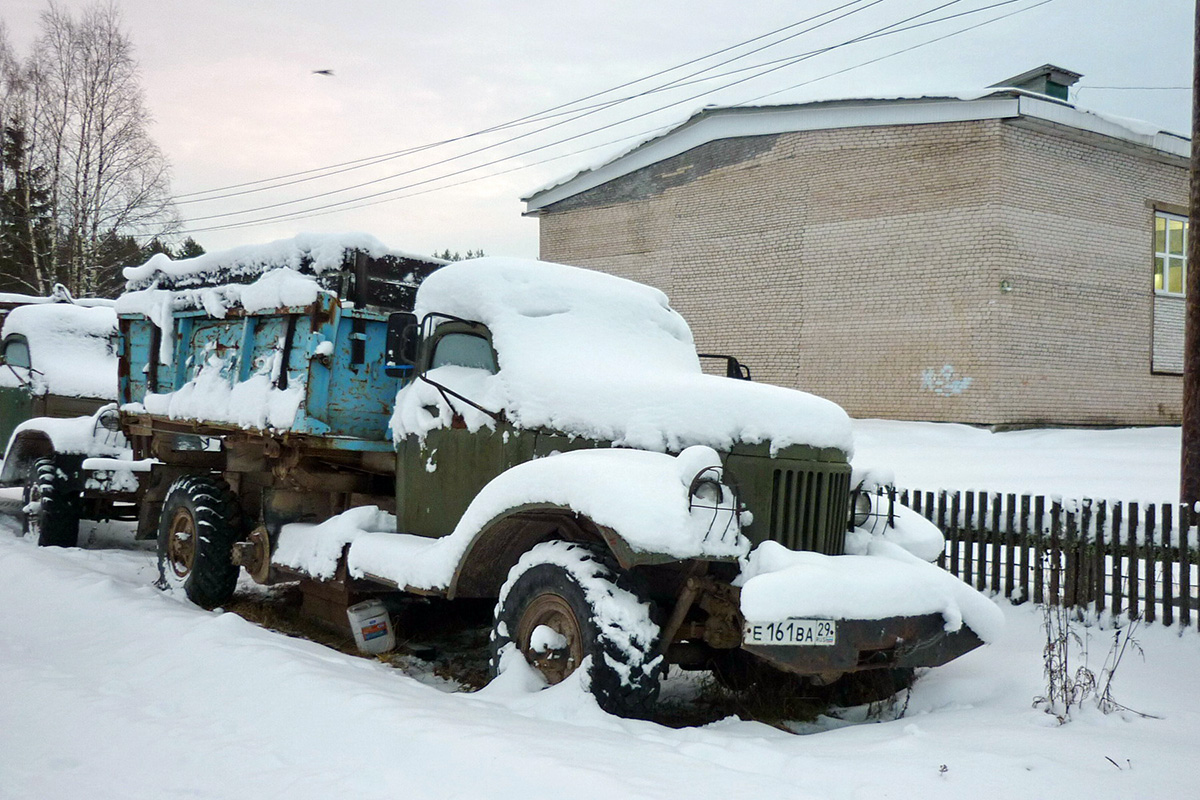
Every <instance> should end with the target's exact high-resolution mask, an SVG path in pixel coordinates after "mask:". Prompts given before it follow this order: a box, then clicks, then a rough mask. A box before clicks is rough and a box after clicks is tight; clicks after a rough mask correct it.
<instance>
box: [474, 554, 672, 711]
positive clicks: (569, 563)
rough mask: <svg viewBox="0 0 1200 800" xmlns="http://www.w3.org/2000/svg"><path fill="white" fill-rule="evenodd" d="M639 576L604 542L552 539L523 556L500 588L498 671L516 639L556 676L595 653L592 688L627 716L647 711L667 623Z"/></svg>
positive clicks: (654, 694)
mask: <svg viewBox="0 0 1200 800" xmlns="http://www.w3.org/2000/svg"><path fill="white" fill-rule="evenodd" d="M652 611H653V608H652V604H651V603H650V602H649V601H647V600H646V599H645V595H644V593H643V592H642V591H640V588H639V587H638V586H637V584H636V582H635V581H633V579H632V578H631V577H630V576H628V575H627V574H625V573H623V572H622V571H621V570H620V569H618V568H617V566H616V565H615V564H614V563H613V562H612V561H611V559H610V558H608V557H607V555H605V554H604V553H603V552H601V551H600V550H599V549H595V548H592V547H588V546H585V545H579V544H571V543H567V542H545V543H543V544H539V545H537V546H536V547H534V548H533V549H532V550H530V551H529V552H528V553H526V554H525V555H524V556H522V557H521V560H520V561H519V562H518V563H517V565H516V566H515V567H513V568H512V570H511V571H510V572H509V574H508V580H507V581H506V582H505V584H504V587H503V588H502V589H501V590H500V599H499V601H498V603H497V605H496V612H495V622H494V624H493V627H492V674H493V675H495V674H496V673H497V672H498V669H499V665H500V657H501V655H502V654H503V652H504V651H505V650H506V649H507V648H508V647H509V646H510V645H511V646H515V647H516V648H517V649H518V650H519V651H520V652H521V653H522V654H523V655H524V656H525V660H526V662H527V663H529V664H530V666H532V667H533V668H534V669H536V670H537V671H538V672H540V673H541V674H542V676H543V677H544V678H545V679H546V682H547V683H549V684H555V683H560V682H561V681H563V680H565V679H566V678H567V677H568V676H570V675H571V674H573V673H574V672H575V671H576V670H577V669H579V668H580V667H581V666H582V665H583V663H584V662H585V660H586V659H588V657H590V662H589V663H590V669H589V679H590V688H591V692H592V694H593V695H594V696H595V698H596V702H597V703H598V704H599V706H600V707H601V708H603V709H604V710H605V711H607V712H609V713H610V714H616V715H618V716H623V717H637V718H644V717H646V716H648V714H649V713H650V711H651V710H652V709H653V707H654V702H655V700H656V699H657V698H658V692H659V683H660V681H661V678H662V672H663V669H664V662H663V658H662V655H661V654H660V653H659V642H660V639H661V629H660V628H659V626H658V625H657V624H656V623H655V622H654V620H653V615H652Z"/></svg>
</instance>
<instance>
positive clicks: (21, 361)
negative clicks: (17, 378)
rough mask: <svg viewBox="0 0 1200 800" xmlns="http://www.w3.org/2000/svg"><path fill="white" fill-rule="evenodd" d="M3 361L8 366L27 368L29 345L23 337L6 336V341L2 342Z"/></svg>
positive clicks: (28, 363)
mask: <svg viewBox="0 0 1200 800" xmlns="http://www.w3.org/2000/svg"><path fill="white" fill-rule="evenodd" d="M4 363H5V364H7V365H8V366H10V367H24V368H25V369H29V365H30V362H29V345H28V344H26V342H25V339H24V337H21V336H10V337H8V341H7V342H5V343H4Z"/></svg>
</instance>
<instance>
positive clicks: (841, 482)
mask: <svg viewBox="0 0 1200 800" xmlns="http://www.w3.org/2000/svg"><path fill="white" fill-rule="evenodd" d="M849 516H850V474H849V472H845V473H835V472H823V471H813V470H790V469H777V470H774V477H773V480H772V487H771V526H770V532H769V537H770V538H771V540H773V541H776V542H779V543H780V544H782V545H783V546H785V547H788V548H791V549H792V550H811V551H813V552H816V553H824V554H826V555H841V554H842V553H844V552H845V547H846V528H847V527H848V525H849Z"/></svg>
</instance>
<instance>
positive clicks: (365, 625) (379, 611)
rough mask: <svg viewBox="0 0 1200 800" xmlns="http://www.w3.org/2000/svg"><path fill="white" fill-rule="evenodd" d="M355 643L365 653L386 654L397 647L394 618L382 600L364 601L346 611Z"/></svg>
mask: <svg viewBox="0 0 1200 800" xmlns="http://www.w3.org/2000/svg"><path fill="white" fill-rule="evenodd" d="M346 616H347V617H349V618H350V629H351V630H353V631H354V643H355V644H357V645H358V649H359V650H360V651H362V652H364V653H386V652H387V651H388V650H391V649H392V648H393V647H395V646H396V633H395V632H394V631H393V630H392V618H391V616H389V615H388V612H387V609H386V608H384V606H383V602H382V601H380V600H364V601H363V602H361V603H358V604H356V605H352V606H350V607H349V608H347V609H346Z"/></svg>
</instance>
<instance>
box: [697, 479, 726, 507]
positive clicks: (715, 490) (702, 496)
mask: <svg viewBox="0 0 1200 800" xmlns="http://www.w3.org/2000/svg"><path fill="white" fill-rule="evenodd" d="M724 499H725V493H724V492H723V491H722V490H721V484H719V483H717V481H716V480H715V479H714V478H707V477H701V478H699V479H698V480H697V481H696V482H695V483H693V484H692V503H694V504H695V505H698V506H701V507H708V508H716V507H718V506H720V505H721V501H722V500H724Z"/></svg>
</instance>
